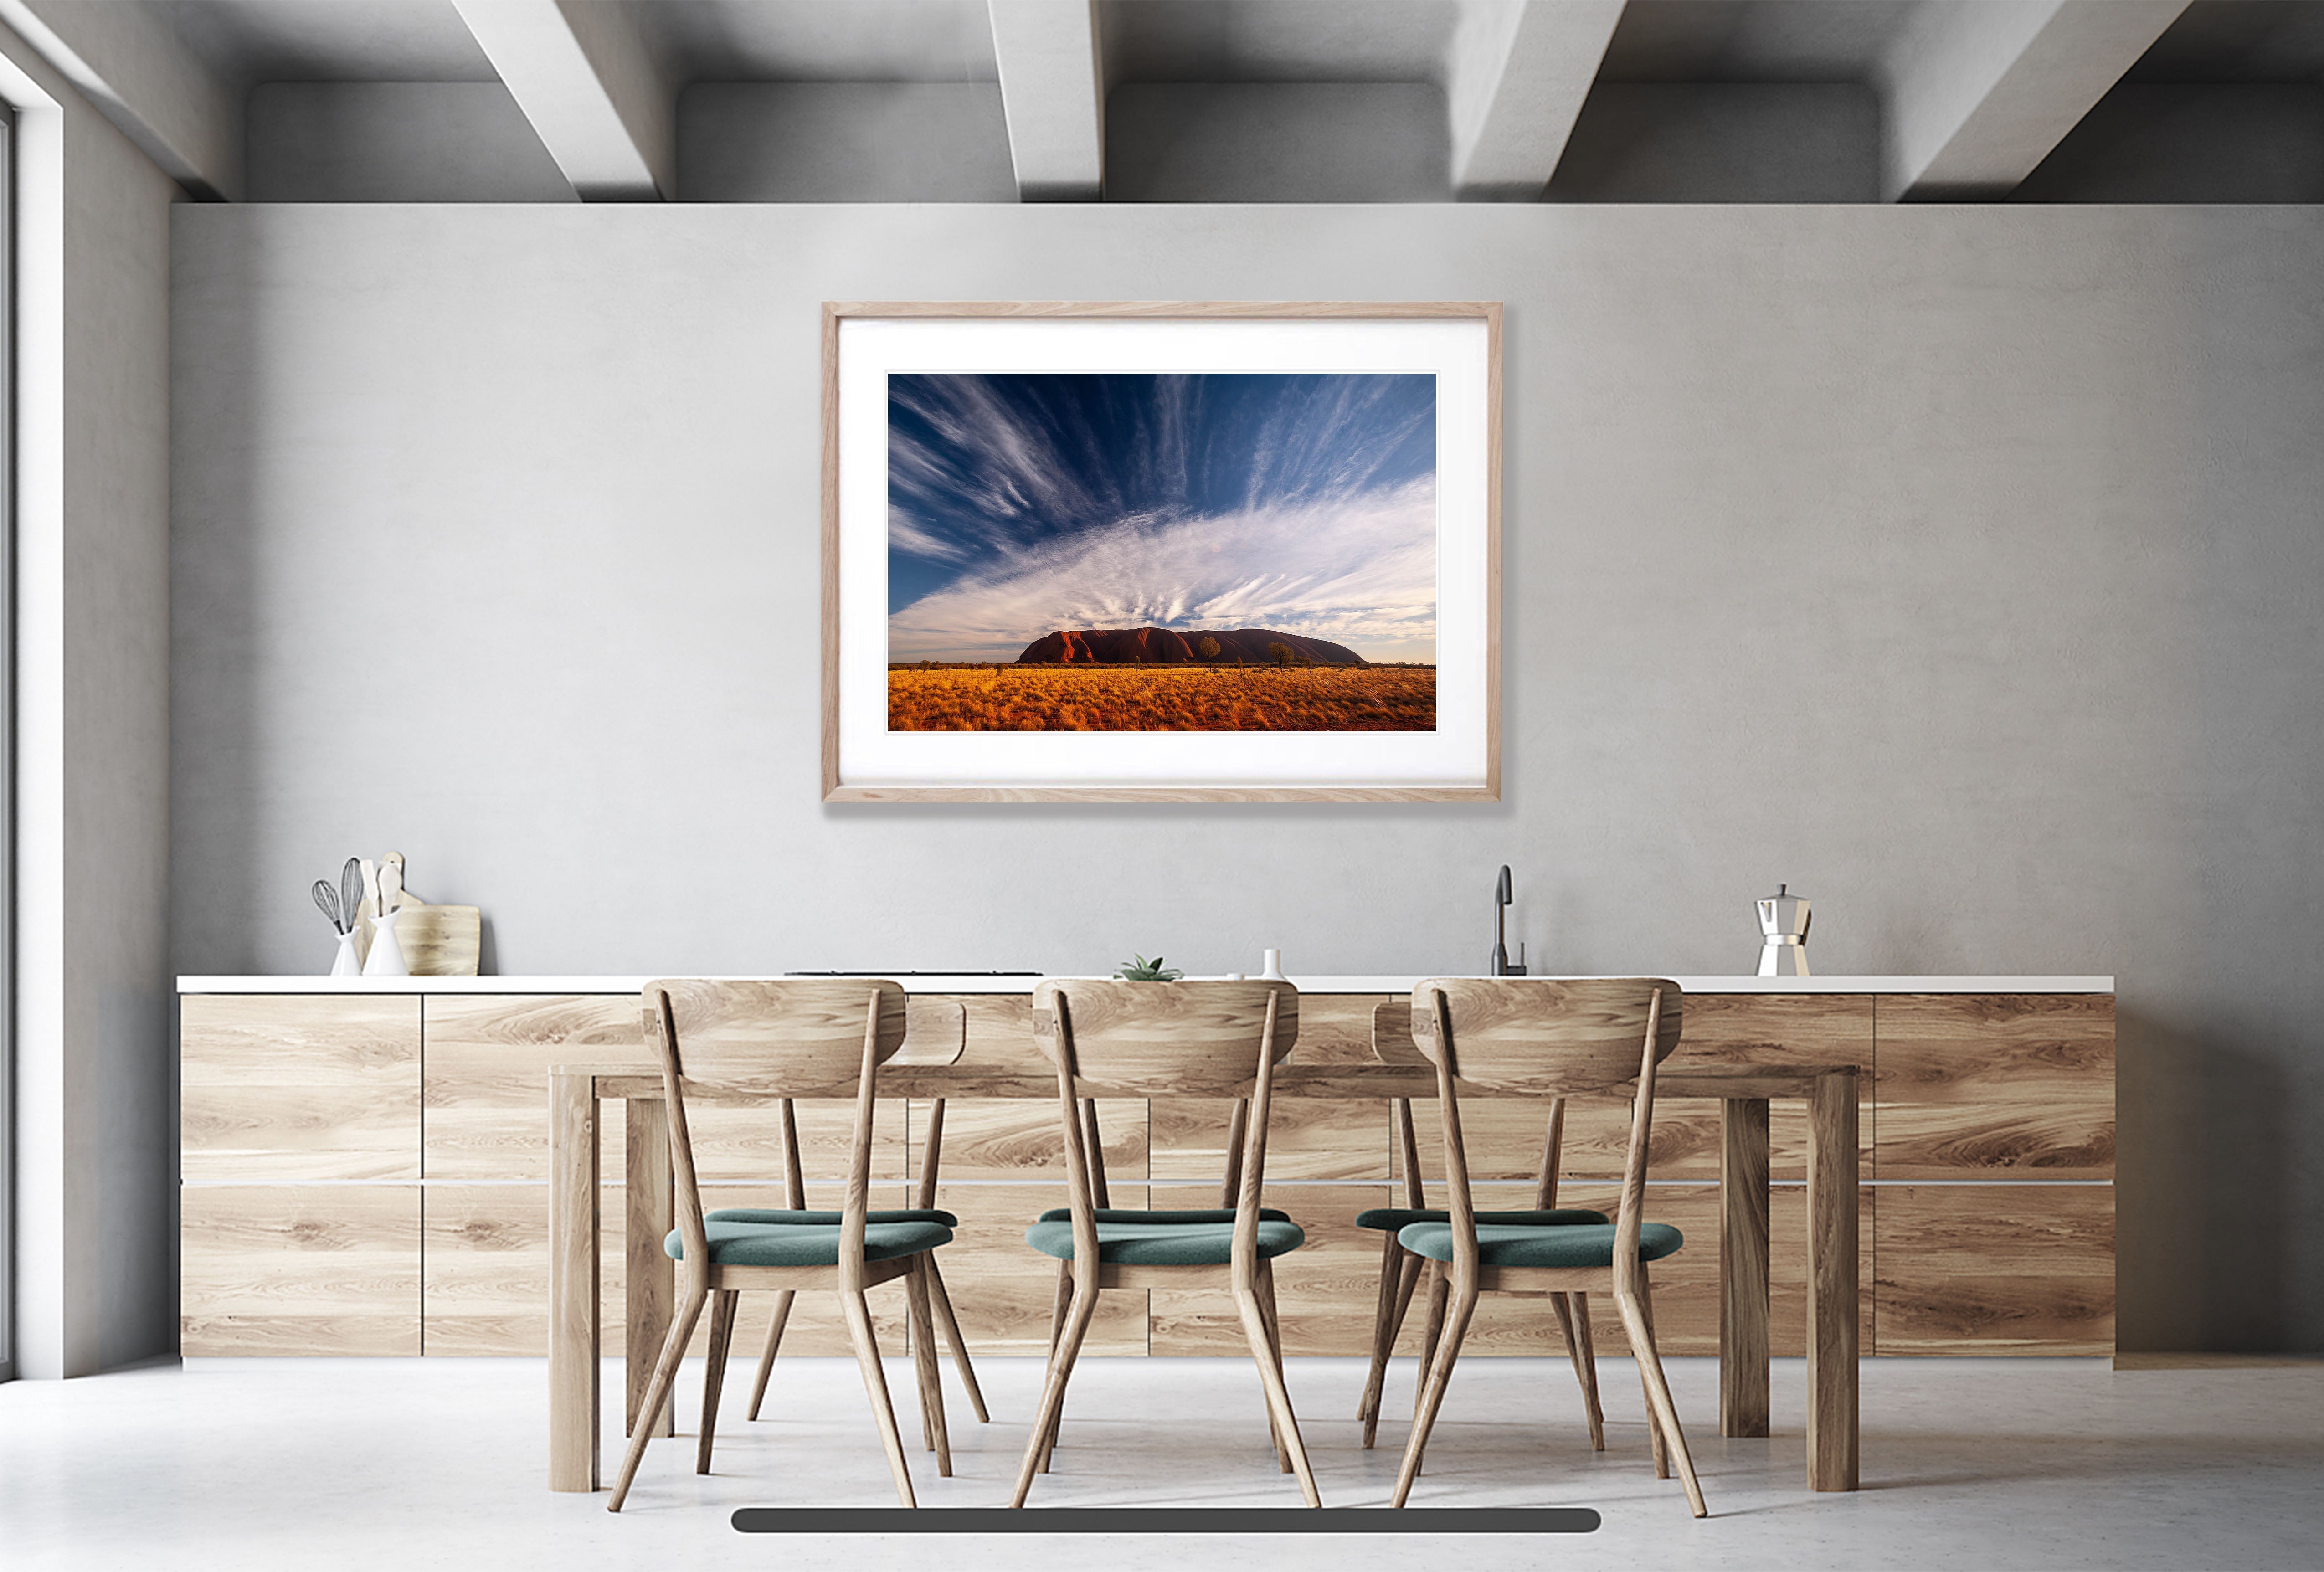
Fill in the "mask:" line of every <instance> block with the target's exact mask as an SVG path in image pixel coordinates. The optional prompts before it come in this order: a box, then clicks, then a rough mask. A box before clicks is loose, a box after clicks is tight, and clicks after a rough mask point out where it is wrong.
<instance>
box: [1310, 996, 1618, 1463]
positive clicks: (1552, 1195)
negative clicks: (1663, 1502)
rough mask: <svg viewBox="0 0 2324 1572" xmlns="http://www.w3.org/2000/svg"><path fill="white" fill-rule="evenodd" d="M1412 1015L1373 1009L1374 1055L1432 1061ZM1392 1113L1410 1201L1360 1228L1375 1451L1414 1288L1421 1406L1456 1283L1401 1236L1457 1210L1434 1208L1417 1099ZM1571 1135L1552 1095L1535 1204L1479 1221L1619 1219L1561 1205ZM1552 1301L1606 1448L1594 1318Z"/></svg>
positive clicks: (1364, 1413) (1585, 1404) (1595, 1433)
mask: <svg viewBox="0 0 2324 1572" xmlns="http://www.w3.org/2000/svg"><path fill="white" fill-rule="evenodd" d="M1411 1016H1412V1003H1411V1001H1410V1000H1409V999H1394V1000H1390V1001H1389V1002H1388V1003H1387V1004H1383V1005H1380V1006H1379V1007H1376V1008H1375V1009H1374V1010H1373V1011H1372V1057H1373V1058H1375V1059H1377V1060H1379V1062H1381V1063H1383V1064H1425V1063H1426V1062H1427V1061H1426V1060H1425V1058H1424V1057H1423V1056H1422V1055H1421V1053H1420V1050H1419V1049H1418V1047H1417V1046H1416V1045H1415V1043H1414V1042H1413V1038H1412V1021H1411ZM1388 1117H1389V1122H1390V1124H1391V1126H1392V1127H1393V1132H1394V1135H1395V1136H1396V1149H1397V1165H1398V1167H1399V1168H1400V1169H1401V1171H1402V1176H1403V1181H1404V1182H1403V1188H1404V1196H1403V1200H1404V1204H1403V1205H1402V1206H1399V1207H1372V1208H1370V1209H1367V1210H1365V1211H1361V1212H1359V1213H1357V1214H1356V1227H1360V1228H1364V1229H1368V1230H1370V1231H1373V1232H1376V1233H1378V1234H1379V1236H1380V1276H1379V1305H1378V1307H1377V1309H1376V1310H1374V1312H1373V1316H1372V1359H1371V1369H1370V1372H1369V1374H1367V1375H1366V1376H1365V1378H1364V1394H1363V1396H1362V1398H1361V1399H1360V1400H1359V1401H1358V1402H1357V1405H1356V1417H1357V1418H1358V1419H1360V1420H1362V1421H1363V1424H1364V1446H1365V1448H1367V1449H1369V1448H1370V1447H1371V1445H1372V1443H1373V1441H1374V1440H1375V1439H1377V1437H1378V1435H1379V1416H1380V1397H1381V1392H1382V1389H1383V1388H1384V1387H1385V1386H1386V1385H1387V1382H1388V1361H1389V1359H1390V1358H1391V1357H1393V1356H1394V1355H1395V1351H1396V1339H1397V1334H1398V1333H1399V1332H1401V1331H1402V1330H1403V1329H1404V1318H1405V1313H1406V1311H1407V1310H1409V1309H1410V1308H1411V1305H1412V1295H1413V1291H1414V1289H1415V1288H1416V1287H1417V1286H1418V1285H1419V1283H1420V1282H1421V1281H1422V1279H1423V1278H1424V1277H1425V1279H1426V1280H1427V1282H1428V1299H1427V1301H1426V1302H1427V1323H1426V1331H1425V1335H1424V1336H1423V1338H1422V1339H1421V1346H1420V1371H1419V1375H1418V1378H1417V1379H1416V1381H1415V1382H1414V1383H1413V1393H1412V1399H1413V1407H1414V1409H1415V1411H1417V1410H1418V1408H1419V1405H1420V1398H1421V1394H1422V1393H1425V1391H1426V1390H1427V1388H1428V1364H1429V1361H1430V1360H1431V1359H1432V1358H1434V1356H1435V1354H1436V1344H1437V1341H1438V1339H1439V1338H1440V1337H1441V1336H1442V1335H1443V1328H1444V1306H1445V1301H1446V1300H1447V1298H1448V1297H1449V1292H1450V1286H1451V1285H1450V1280H1449V1279H1448V1277H1447V1276H1446V1274H1445V1273H1443V1272H1442V1271H1440V1270H1439V1269H1438V1268H1437V1264H1435V1263H1434V1262H1432V1261H1428V1260H1425V1259H1424V1258H1422V1257H1421V1256H1418V1255H1414V1254H1413V1253H1412V1252H1411V1251H1409V1250H1406V1248H1405V1247H1404V1246H1402V1245H1401V1244H1399V1243H1398V1242H1397V1235H1398V1234H1399V1233H1401V1232H1402V1231H1403V1230H1404V1229H1405V1228H1406V1227H1410V1226H1411V1225H1412V1224H1414V1223H1442V1222H1447V1221H1450V1220H1451V1218H1452V1213H1451V1212H1450V1211H1449V1210H1447V1209H1445V1208H1443V1207H1432V1206H1430V1205H1429V1204H1428V1197H1427V1194H1426V1192H1425V1190H1423V1189H1422V1186H1421V1180H1420V1143H1419V1140H1418V1139H1417V1137H1416V1135H1415V1134H1414V1131H1413V1124H1412V1104H1411V1102H1410V1101H1409V1100H1408V1099H1404V1098H1392V1099H1389V1101H1388ZM1564 1136H1565V1099H1563V1098H1562V1097H1561V1098H1552V1099H1550V1103H1549V1122H1548V1126H1547V1128H1546V1129H1545V1132H1544V1134H1543V1136H1542V1145H1541V1167H1540V1170H1539V1172H1537V1173H1536V1175H1535V1180H1534V1200H1533V1209H1532V1210H1530V1211H1522V1212H1480V1213H1479V1214H1478V1218H1477V1220H1478V1221H1479V1222H1481V1223H1491V1224H1496V1225H1502V1224H1517V1225H1519V1226H1531V1227H1558V1226H1562V1225H1565V1224H1603V1223H1608V1222H1611V1221H1612V1220H1613V1219H1612V1218H1609V1217H1608V1216H1607V1215H1606V1214H1605V1213H1604V1212H1599V1211H1590V1210H1588V1209H1583V1208H1580V1207H1560V1206H1559V1205H1558V1204H1557V1178H1558V1174H1557V1170H1558V1161H1559V1158H1560V1156H1561V1154H1562V1152H1563V1145H1564ZM1549 1303H1550V1308H1551V1310H1554V1311H1555V1312H1556V1315H1557V1325H1558V1329H1559V1331H1560V1332H1562V1333H1563V1335H1564V1338H1565V1352H1566V1356H1567V1357H1569V1358H1571V1359H1572V1361H1573V1374H1574V1377H1575V1379H1576V1380H1578V1381H1579V1382H1580V1383H1581V1384H1582V1411H1583V1413H1584V1415H1585V1416H1586V1417H1587V1418H1588V1420H1589V1421H1590V1444H1591V1447H1592V1448H1594V1449H1596V1450H1598V1451H1600V1452H1602V1451H1604V1450H1605V1449H1606V1416H1605V1411H1603V1410H1602V1409H1601V1408H1600V1406H1599V1403H1598V1361H1597V1353H1596V1350H1595V1349H1594V1348H1593V1347H1591V1335H1590V1319H1589V1318H1588V1317H1587V1316H1584V1317H1582V1319H1581V1320H1580V1321H1579V1322H1577V1321H1576V1320H1575V1319H1574V1315H1573V1304H1572V1295H1570V1294H1563V1293H1553V1294H1551V1295H1550V1296H1549Z"/></svg>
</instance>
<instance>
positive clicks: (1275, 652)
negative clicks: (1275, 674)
mask: <svg viewBox="0 0 2324 1572" xmlns="http://www.w3.org/2000/svg"><path fill="white" fill-rule="evenodd" d="M1267 658H1268V659H1269V660H1271V661H1273V662H1275V664H1276V665H1277V666H1289V665H1290V664H1291V646H1289V645H1288V644H1269V645H1268V647H1267Z"/></svg>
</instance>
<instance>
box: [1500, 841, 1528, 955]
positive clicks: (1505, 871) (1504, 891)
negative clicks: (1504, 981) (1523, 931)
mask: <svg viewBox="0 0 2324 1572" xmlns="http://www.w3.org/2000/svg"><path fill="white" fill-rule="evenodd" d="M1512 898H1513V897H1512V896H1510V894H1509V865H1508V863H1506V862H1505V863H1503V864H1501V878H1500V882H1499V884H1497V885H1495V886H1494V887H1493V975H1494V976H1495V977H1523V976H1524V975H1525V974H1526V967H1525V941H1524V940H1522V939H1520V940H1518V941H1517V964H1516V965H1514V966H1512V965H1510V964H1509V946H1508V936H1507V934H1506V933H1505V931H1504V930H1503V928H1502V925H1501V924H1502V922H1503V920H1504V919H1505V918H1506V917H1507V915H1508V906H1509V902H1510V900H1511V899H1512Z"/></svg>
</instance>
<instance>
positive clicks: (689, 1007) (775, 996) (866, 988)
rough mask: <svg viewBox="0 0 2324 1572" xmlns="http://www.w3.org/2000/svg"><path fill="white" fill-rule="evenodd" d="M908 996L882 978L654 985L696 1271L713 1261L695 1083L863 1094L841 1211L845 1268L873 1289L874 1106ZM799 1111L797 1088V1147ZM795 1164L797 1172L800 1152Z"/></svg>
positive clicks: (681, 1211) (652, 1034)
mask: <svg viewBox="0 0 2324 1572" xmlns="http://www.w3.org/2000/svg"><path fill="white" fill-rule="evenodd" d="M905 1003H906V1001H905V996H904V990H903V988H901V987H900V986H899V985H898V984H896V983H893V982H890V981H887V980H886V979H880V978H844V979H821V978H815V979H779V980H766V981H757V980H751V981H713V980H710V979H693V978H669V979H661V980H658V981H654V982H650V983H648V984H646V987H645V994H644V1009H645V1023H644V1024H645V1039H646V1043H647V1044H648V1045H649V1046H650V1047H651V1048H652V1049H653V1050H654V1051H655V1053H656V1056H657V1057H658V1059H659V1062H660V1064H661V1071H662V1101H663V1108H664V1111H665V1113H666V1114H667V1116H668V1118H669V1155H670V1171H671V1174H672V1176H673V1177H674V1178H675V1180H676V1181H677V1183H676V1185H675V1187H674V1188H675V1190H676V1192H677V1193H676V1196H675V1198H674V1199H675V1200H676V1203H677V1204H676V1208H675V1210H676V1213H677V1222H678V1234H679V1236H680V1237H681V1238H682V1239H683V1240H684V1242H685V1246H686V1252H685V1256H684V1268H683V1269H684V1270H685V1271H687V1272H688V1273H706V1272H707V1271H708V1262H709V1257H710V1247H709V1237H708V1228H707V1225H706V1224H705V1222H704V1220H703V1215H702V1189H701V1186H700V1184H699V1183H698V1182H697V1181H696V1176H695V1166H694V1142H693V1138H692V1136H691V1135H689V1134H688V1132H687V1118H686V1087H687V1084H688V1083H689V1082H691V1083H694V1084H696V1085H697V1086H701V1085H721V1084H723V1085H730V1086H746V1087H748V1088H749V1089H752V1090H753V1091H759V1092H763V1093H767V1094H770V1095H777V1094H794V1093H796V1094H802V1095H816V1094H820V1095H823V1096H833V1095H839V1094H849V1095H853V1098H854V1099H855V1128H854V1139H853V1145H851V1147H850V1149H849V1154H848V1170H847V1190H846V1195H845V1199H844V1202H843V1203H842V1208H841V1213H840V1253H839V1269H840V1281H841V1286H842V1287H844V1288H860V1287H861V1286H862V1280H863V1271H864V1267H863V1231H864V1227H865V1225H866V1222H867V1220H868V1218H869V1211H870V1206H871V1110H872V1103H873V1098H874V1093H875V1090H876V1087H877V1082H878V1077H879V1069H880V1066H881V1064H882V1063H883V1062H886V1061H887V1060H889V1059H890V1058H891V1057H893V1056H894V1054H895V1053H896V1050H897V1049H899V1048H900V1047H902V1046H903V1043H904V1016H905ZM789 1111H790V1105H789V1102H788V1095H785V1100H784V1102H783V1105H782V1113H783V1134H784V1140H785V1143H786V1146H787V1147H788V1148H791V1149H793V1150H794V1151H795V1143H796V1139H797V1137H796V1134H795V1132H794V1130H793V1128H792V1126H791V1122H790V1118H789ZM789 1166H790V1168H791V1169H792V1171H793V1174H794V1175H795V1174H796V1170H797V1166H798V1160H797V1157H796V1155H793V1156H792V1157H791V1159H790V1163H789ZM787 1189H788V1190H789V1191H790V1200H791V1204H793V1205H798V1204H801V1203H802V1202H803V1201H804V1200H805V1197H804V1193H803V1192H802V1191H801V1190H800V1188H799V1186H798V1184H797V1183H796V1181H795V1179H794V1180H793V1181H791V1182H788V1184H787Z"/></svg>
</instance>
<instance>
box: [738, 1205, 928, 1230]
mask: <svg viewBox="0 0 2324 1572" xmlns="http://www.w3.org/2000/svg"><path fill="white" fill-rule="evenodd" d="M702 1220H703V1221H705V1222H708V1223H795V1224H807V1223H812V1224H816V1225H820V1226H822V1227H838V1226H839V1223H840V1214H839V1213H837V1212H794V1211H784V1210H781V1209H777V1208H772V1207H721V1208H720V1209H718V1210H716V1211H715V1212H705V1213H703V1214H702ZM865 1220H866V1221H867V1222H874V1223H942V1224H943V1225H944V1226H945V1227H947V1228H957V1227H960V1219H959V1218H956V1217H954V1216H953V1215H952V1214H951V1213H950V1212H947V1211H939V1210H937V1209H936V1208H935V1207H907V1208H905V1209H902V1210H900V1211H892V1212H871V1213H869V1214H867V1215H866V1218H865Z"/></svg>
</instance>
